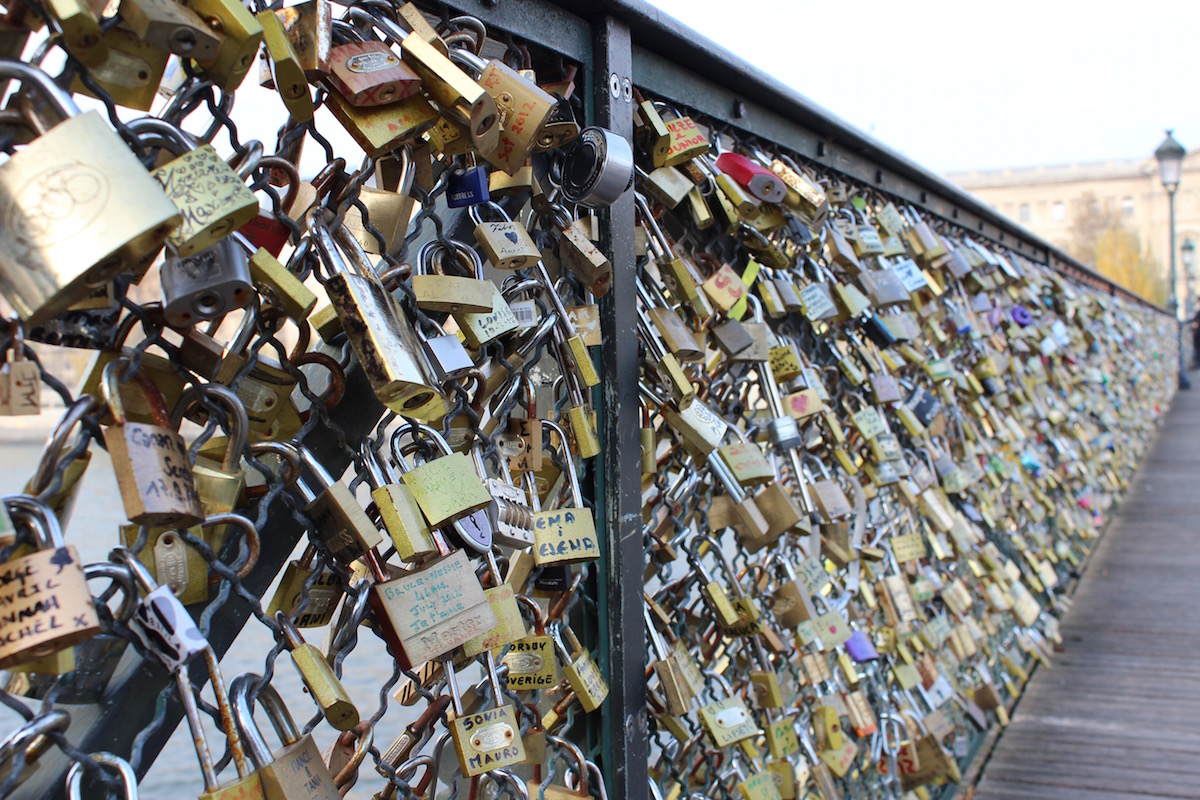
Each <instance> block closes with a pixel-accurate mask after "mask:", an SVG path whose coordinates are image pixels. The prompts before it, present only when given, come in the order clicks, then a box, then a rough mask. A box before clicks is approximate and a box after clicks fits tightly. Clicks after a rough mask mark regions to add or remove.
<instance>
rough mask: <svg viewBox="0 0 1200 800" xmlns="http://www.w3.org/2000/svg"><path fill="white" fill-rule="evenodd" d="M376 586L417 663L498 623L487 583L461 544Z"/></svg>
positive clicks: (412, 660)
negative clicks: (485, 590)
mask: <svg viewBox="0 0 1200 800" xmlns="http://www.w3.org/2000/svg"><path fill="white" fill-rule="evenodd" d="M378 589H379V595H380V599H381V600H382V602H383V604H384V606H385V607H386V609H387V611H388V617H389V619H390V620H391V622H392V624H393V625H394V626H395V629H396V635H397V636H398V637H399V638H400V641H401V642H402V643H403V644H404V649H405V653H406V654H407V656H408V658H409V661H410V662H411V663H413V664H419V663H421V662H422V661H430V660H432V659H435V658H438V657H439V656H443V655H445V654H446V653H448V652H450V651H451V650H453V649H454V648H456V647H459V646H461V645H463V644H465V643H467V642H468V641H470V640H471V639H474V638H475V637H476V636H479V635H481V634H485V633H487V632H488V631H490V630H491V629H492V628H494V627H496V625H497V620H496V615H495V614H494V613H492V607H491V605H490V604H489V603H488V601H487V597H486V596H485V595H484V593H483V587H482V586H480V585H479V579H478V578H476V577H475V571H474V570H473V569H472V568H471V562H470V560H469V559H468V558H467V556H466V554H465V553H464V552H463V551H461V550H456V551H455V552H454V553H452V554H451V555H449V556H446V557H445V558H444V559H442V560H440V561H437V562H435V563H434V564H433V565H432V566H430V567H427V568H426V569H422V570H416V571H413V572H410V573H407V574H405V575H402V576H401V577H399V578H396V579H395V580H391V581H388V582H387V583H384V584H382V585H381V586H379V587H378Z"/></svg>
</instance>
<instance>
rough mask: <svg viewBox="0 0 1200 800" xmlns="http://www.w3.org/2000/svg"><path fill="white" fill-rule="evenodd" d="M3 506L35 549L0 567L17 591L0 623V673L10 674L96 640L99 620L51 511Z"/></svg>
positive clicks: (13, 498) (25, 501)
mask: <svg viewBox="0 0 1200 800" xmlns="http://www.w3.org/2000/svg"><path fill="white" fill-rule="evenodd" d="M4 506H5V510H6V511H7V513H8V514H9V515H10V516H11V517H13V518H14V519H13V521H14V522H21V523H23V524H25V525H28V526H29V528H30V529H31V530H32V532H33V539H34V547H35V548H36V549H35V550H34V552H32V553H29V554H28V555H24V556H18V557H16V558H13V559H10V560H9V561H8V562H7V563H6V564H5V565H4V569H5V571H6V572H7V573H8V574H10V575H14V576H18V575H19V576H20V580H19V583H20V587H21V588H20V591H16V590H14V591H13V592H12V593H11V594H12V597H11V602H10V611H9V613H8V614H6V615H4V617H3V618H2V619H0V668H3V669H9V668H11V667H12V666H14V665H16V664H21V663H23V662H26V661H32V660H34V659H38V658H42V657H43V656H48V655H50V654H52V653H55V652H57V651H59V650H63V649H64V648H70V647H72V646H74V645H75V644H77V643H79V642H82V641H83V640H85V639H88V638H90V637H92V636H95V635H96V634H97V633H99V632H100V620H99V618H98V617H97V616H96V611H95V608H94V607H93V604H92V593H91V592H90V591H89V590H88V585H87V579H86V578H85V577H84V573H83V564H82V562H81V561H80V560H79V553H78V552H77V551H76V550H75V548H74V547H68V546H66V545H65V544H64V542H63V535H62V528H61V527H59V524H58V518H57V517H55V516H54V514H53V512H51V511H50V509H48V508H46V506H44V505H42V504H41V503H39V502H37V501H36V500H35V499H34V498H32V497H29V496H27V495H10V496H9V497H6V498H4Z"/></svg>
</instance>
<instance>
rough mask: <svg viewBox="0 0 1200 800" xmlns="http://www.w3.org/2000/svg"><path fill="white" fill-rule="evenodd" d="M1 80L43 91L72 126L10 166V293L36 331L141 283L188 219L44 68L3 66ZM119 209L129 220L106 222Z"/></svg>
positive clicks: (0, 233) (4, 234) (5, 252)
mask: <svg viewBox="0 0 1200 800" xmlns="http://www.w3.org/2000/svg"><path fill="white" fill-rule="evenodd" d="M0 77H3V78H15V79H18V80H20V81H22V82H23V83H24V84H26V86H28V87H29V88H36V90H37V91H38V92H40V93H41V94H42V95H43V96H44V97H45V98H46V99H47V100H48V101H49V103H50V105H51V106H53V107H54V108H55V110H56V111H57V112H58V113H60V114H61V115H63V116H65V117H67V119H66V120H65V121H64V122H61V123H59V124H58V125H56V126H54V127H53V128H51V129H50V131H49V132H48V133H46V134H45V135H44V136H39V137H38V138H36V139H34V140H33V141H32V142H31V143H30V144H29V145H27V146H26V147H25V148H23V149H22V150H20V151H18V152H17V153H16V155H14V156H12V157H11V158H9V160H8V161H7V162H5V163H4V165H3V166H2V167H0V193H3V194H4V195H5V196H6V197H8V198H10V200H9V202H8V205H7V207H6V209H5V210H4V214H5V219H6V220H7V222H6V224H5V225H3V226H0V293H3V295H4V298H5V299H6V300H7V301H8V303H9V305H10V306H12V308H13V309H14V310H15V311H16V312H17V314H18V315H19V316H20V317H21V319H22V320H23V321H24V322H25V324H26V325H27V326H32V325H36V324H39V323H41V322H44V321H46V320H48V319H50V318H51V317H54V316H56V315H58V314H60V313H61V312H63V311H66V310H67V309H68V308H69V307H70V306H71V305H73V304H74V303H76V302H78V301H80V300H82V299H84V298H86V297H87V296H88V295H90V294H91V293H92V292H93V290H94V288H95V286H97V285H99V284H101V283H103V282H105V281H108V280H109V279H111V278H113V277H115V276H116V275H118V274H120V273H121V272H123V271H132V272H135V273H137V274H138V275H140V274H141V273H142V272H143V271H144V269H145V267H146V266H148V258H149V257H150V256H152V255H153V254H154V253H156V252H157V251H158V250H159V248H160V247H161V246H162V244H163V242H165V241H166V239H167V236H168V235H169V234H170V233H171V231H172V230H174V229H175V227H176V226H177V225H179V223H180V216H179V211H178V210H177V209H176V208H175V205H174V204H173V203H172V202H171V201H170V200H169V199H168V198H167V197H166V196H165V195H164V194H163V192H162V189H161V188H160V187H159V185H158V184H157V183H156V182H155V181H154V179H153V178H151V177H150V175H149V174H147V172H146V170H145V168H144V167H143V166H142V165H141V163H139V162H138V160H137V159H136V158H135V157H134V155H133V153H131V152H130V151H129V148H128V147H127V146H126V145H125V142H124V141H123V140H122V139H121V137H119V136H118V135H117V134H116V133H114V132H113V131H112V129H111V128H109V127H108V125H107V123H105V122H104V120H103V118H102V117H101V116H100V115H99V114H98V113H96V112H95V111H89V112H88V113H86V114H80V112H79V108H78V106H76V105H75V102H74V101H73V100H72V99H71V97H70V95H68V94H67V93H66V92H64V91H63V90H62V89H60V88H59V87H58V86H57V85H56V84H55V83H54V82H53V81H52V80H51V79H50V77H49V76H48V75H46V73H44V72H42V71H41V70H39V69H37V68H36V67H32V66H29V65H27V64H22V63H19V62H13V61H0ZM112 209H118V210H119V211H120V213H115V214H114V213H106V212H109V211H111V210H112ZM81 243H86V245H81ZM81 246H82V248H83V249H82V250H81Z"/></svg>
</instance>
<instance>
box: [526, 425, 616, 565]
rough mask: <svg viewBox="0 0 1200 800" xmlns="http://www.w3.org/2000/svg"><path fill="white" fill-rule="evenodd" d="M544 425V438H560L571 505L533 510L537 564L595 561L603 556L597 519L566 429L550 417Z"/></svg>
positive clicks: (532, 523)
mask: <svg viewBox="0 0 1200 800" xmlns="http://www.w3.org/2000/svg"><path fill="white" fill-rule="evenodd" d="M541 425H542V428H543V432H542V440H543V441H546V440H547V439H549V438H550V437H549V436H548V435H547V434H553V435H555V436H557V437H558V447H559V457H560V458H561V460H562V463H563V477H564V480H565V482H566V484H567V487H568V489H569V491H570V505H569V506H565V507H560V508H554V509H545V508H543V509H541V510H538V511H535V512H534V513H533V520H532V522H531V527H532V528H533V537H534V545H533V559H534V563H535V564H537V565H538V566H545V565H547V564H575V563H579V562H583V561H592V560H595V559H597V558H599V557H600V541H599V538H598V537H597V535H596V522H595V520H594V519H593V517H592V510H591V509H590V508H587V507H586V506H585V505H584V504H583V493H582V492H581V491H580V488H579V476H578V474H577V473H576V472H575V463H574V460H573V459H572V457H571V453H570V451H569V450H568V448H567V435H566V432H565V431H564V430H563V429H562V428H560V427H559V426H558V425H557V424H555V423H553V422H551V421H550V420H545V419H544V420H541Z"/></svg>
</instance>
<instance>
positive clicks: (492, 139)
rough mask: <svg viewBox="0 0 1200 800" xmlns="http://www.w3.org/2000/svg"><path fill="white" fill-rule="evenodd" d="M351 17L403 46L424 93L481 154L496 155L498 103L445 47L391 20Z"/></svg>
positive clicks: (354, 13) (358, 13)
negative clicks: (436, 45)
mask: <svg viewBox="0 0 1200 800" xmlns="http://www.w3.org/2000/svg"><path fill="white" fill-rule="evenodd" d="M348 17H349V18H350V19H351V20H353V21H356V22H358V21H362V22H365V23H366V24H368V25H370V26H372V27H374V28H375V30H377V31H379V32H380V33H381V34H383V35H384V37H385V38H387V39H390V40H392V41H393V42H396V43H397V44H399V45H400V49H401V53H400V56H401V58H402V59H404V63H405V64H408V66H410V67H412V69H413V71H414V72H416V73H417V75H418V76H419V77H420V79H421V89H422V90H423V91H424V92H425V93H426V94H428V95H429V97H430V98H431V99H432V100H433V102H435V103H437V107H438V108H439V109H441V112H442V114H443V115H444V116H445V117H446V118H447V119H448V120H449V121H452V122H453V123H454V124H455V125H457V126H460V127H461V128H463V129H464V130H465V131H466V133H467V136H468V137H469V139H470V143H471V144H473V145H474V147H475V150H476V151H477V152H479V153H481V154H487V153H494V152H495V151H496V149H497V148H498V147H499V141H500V130H501V123H500V113H499V111H498V109H497V105H496V100H495V99H494V98H493V97H492V95H491V94H489V93H488V91H487V90H486V89H484V88H483V87H482V86H480V85H479V84H478V83H476V82H475V81H473V80H472V79H471V78H470V76H468V75H467V74H466V73H465V72H463V71H462V70H461V69H459V68H458V66H456V65H455V64H454V62H452V61H451V60H450V59H449V58H448V57H447V55H446V53H445V51H444V45H443V49H438V48H437V47H435V46H434V45H432V44H430V43H429V42H427V41H426V40H424V39H422V38H421V37H420V36H417V35H412V34H409V33H407V32H406V31H405V30H404V29H403V28H401V27H400V25H399V24H397V23H395V22H393V21H392V20H391V19H389V18H387V17H384V16H379V17H374V16H371V15H370V14H368V13H367V12H366V10H365V9H352V10H351V13H350V14H348Z"/></svg>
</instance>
